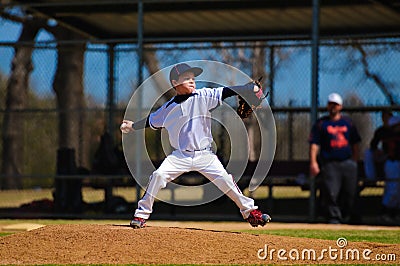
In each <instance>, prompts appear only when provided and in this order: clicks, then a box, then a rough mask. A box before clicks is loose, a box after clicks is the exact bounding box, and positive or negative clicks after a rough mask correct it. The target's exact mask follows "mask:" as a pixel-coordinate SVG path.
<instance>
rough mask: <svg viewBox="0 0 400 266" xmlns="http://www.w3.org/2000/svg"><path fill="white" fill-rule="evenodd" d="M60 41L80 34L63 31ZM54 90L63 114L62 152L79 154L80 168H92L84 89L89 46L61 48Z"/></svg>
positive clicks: (58, 37) (60, 144) (74, 37)
mask: <svg viewBox="0 0 400 266" xmlns="http://www.w3.org/2000/svg"><path fill="white" fill-rule="evenodd" d="M55 35H56V37H57V39H58V40H74V39H77V37H78V36H76V34H74V33H72V32H69V31H66V30H60V31H58V32H57V33H56V34H55ZM57 48H58V62H57V70H56V74H55V77H54V81H53V89H54V91H55V93H56V96H57V107H58V110H59V116H58V118H59V121H58V133H59V143H58V145H59V148H60V149H63V148H67V149H74V150H75V158H76V164H77V166H78V167H85V168H89V149H88V148H89V147H88V145H89V141H88V137H89V136H88V135H87V134H88V133H87V132H88V130H86V114H85V113H84V110H85V107H86V103H85V97H84V87H83V65H84V53H85V44H59V45H58V47H57Z"/></svg>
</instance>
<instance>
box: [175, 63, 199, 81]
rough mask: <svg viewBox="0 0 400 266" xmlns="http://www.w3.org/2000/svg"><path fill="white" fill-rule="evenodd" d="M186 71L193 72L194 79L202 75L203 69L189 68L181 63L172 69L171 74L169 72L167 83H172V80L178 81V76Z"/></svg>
mask: <svg viewBox="0 0 400 266" xmlns="http://www.w3.org/2000/svg"><path fill="white" fill-rule="evenodd" d="M188 71H190V72H193V74H194V76H195V77H197V76H198V75H200V74H201V73H203V69H201V68H200V67H191V66H189V65H188V64H185V63H181V64H177V65H175V66H173V67H172V69H171V72H169V81H170V82H171V83H172V80H178V79H179V76H180V75H182V74H183V73H185V72H188Z"/></svg>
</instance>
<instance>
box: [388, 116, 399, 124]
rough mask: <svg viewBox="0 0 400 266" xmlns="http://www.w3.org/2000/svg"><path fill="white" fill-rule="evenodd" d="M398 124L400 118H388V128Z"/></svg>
mask: <svg viewBox="0 0 400 266" xmlns="http://www.w3.org/2000/svg"><path fill="white" fill-rule="evenodd" d="M399 123H400V116H392V117H391V118H389V121H388V124H389V126H393V125H396V124H399Z"/></svg>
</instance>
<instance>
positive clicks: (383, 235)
mask: <svg viewBox="0 0 400 266" xmlns="http://www.w3.org/2000/svg"><path fill="white" fill-rule="evenodd" d="M241 232H247V233H251V234H268V235H278V236H293V237H305V238H318V239H326V240H336V239H338V238H339V237H344V238H346V239H347V241H349V242H362V241H366V242H378V243H387V244H400V230H311V229H305V230H304V229H303V230H298V229H280V230H260V231H254V230H245V231H241Z"/></svg>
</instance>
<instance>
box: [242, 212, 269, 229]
mask: <svg viewBox="0 0 400 266" xmlns="http://www.w3.org/2000/svg"><path fill="white" fill-rule="evenodd" d="M246 221H248V222H249V223H250V225H251V226H253V227H257V226H259V225H261V226H264V225H266V224H267V223H269V222H270V221H271V217H270V216H269V215H268V214H266V213H262V212H261V211H259V210H252V211H251V212H250V215H249V217H248V218H247V219H246Z"/></svg>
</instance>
